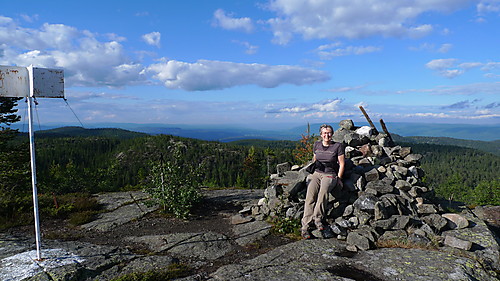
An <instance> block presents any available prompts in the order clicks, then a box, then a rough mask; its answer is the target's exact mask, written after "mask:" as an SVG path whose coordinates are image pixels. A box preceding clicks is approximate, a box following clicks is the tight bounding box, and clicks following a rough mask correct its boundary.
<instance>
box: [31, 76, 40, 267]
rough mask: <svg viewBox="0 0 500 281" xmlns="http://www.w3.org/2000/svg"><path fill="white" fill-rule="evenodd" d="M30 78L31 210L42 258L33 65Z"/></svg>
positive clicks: (37, 255) (38, 258) (37, 246)
mask: <svg viewBox="0 0 500 281" xmlns="http://www.w3.org/2000/svg"><path fill="white" fill-rule="evenodd" d="M28 72H29V77H30V78H29V80H30V95H29V96H28V119H29V122H28V124H29V135H30V155H31V185H32V186H33V207H34V208H33V212H34V215H35V235H36V258H37V260H41V259H42V255H41V251H40V249H41V245H40V244H41V239H40V219H39V216H38V191H37V188H36V162H35V133H34V132H33V108H32V107H33V105H32V102H33V66H29V67H28Z"/></svg>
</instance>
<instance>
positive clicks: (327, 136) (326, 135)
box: [321, 128, 333, 143]
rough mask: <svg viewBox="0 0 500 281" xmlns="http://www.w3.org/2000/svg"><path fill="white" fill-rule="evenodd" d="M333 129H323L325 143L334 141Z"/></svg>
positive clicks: (322, 137)
mask: <svg viewBox="0 0 500 281" xmlns="http://www.w3.org/2000/svg"><path fill="white" fill-rule="evenodd" d="M332 135H333V132H332V129H330V128H322V129H321V139H322V140H323V142H324V143H328V142H331V141H332Z"/></svg>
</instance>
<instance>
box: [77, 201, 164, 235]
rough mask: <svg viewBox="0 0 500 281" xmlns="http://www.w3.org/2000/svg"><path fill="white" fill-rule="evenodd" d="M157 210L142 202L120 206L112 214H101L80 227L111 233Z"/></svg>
mask: <svg viewBox="0 0 500 281" xmlns="http://www.w3.org/2000/svg"><path fill="white" fill-rule="evenodd" d="M156 209H158V206H152V207H147V206H146V205H144V203H142V202H138V203H137V204H136V203H131V204H128V205H124V206H120V207H118V208H116V209H114V210H113V211H111V212H107V213H102V214H99V216H98V218H97V219H96V220H94V221H91V222H89V223H86V224H83V225H81V226H80V227H81V228H83V229H88V230H97V231H101V232H105V231H110V230H112V229H113V228H115V227H117V226H120V225H123V224H126V223H128V222H130V221H132V220H134V219H138V218H140V217H142V216H144V215H146V214H148V213H150V212H153V211H155V210H156Z"/></svg>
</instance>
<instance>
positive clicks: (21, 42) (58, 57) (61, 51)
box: [0, 17, 146, 87]
mask: <svg viewBox="0 0 500 281" xmlns="http://www.w3.org/2000/svg"><path fill="white" fill-rule="evenodd" d="M98 36H99V35H97V34H93V33H91V32H89V31H86V30H83V31H82V30H78V29H76V28H74V27H71V26H66V25H63V24H48V23H44V24H43V25H42V26H41V27H40V28H24V27H22V26H18V25H17V24H16V23H15V22H14V21H13V20H12V19H10V18H6V17H2V18H0V49H3V52H2V53H3V55H2V56H0V64H5V65H19V66H28V65H31V64H33V65H34V66H37V67H47V68H63V69H64V72H65V73H64V75H65V84H66V85H67V86H109V87H121V86H125V85H131V84H137V83H144V82H145V81H146V77H145V76H144V75H142V74H141V72H142V70H143V69H144V67H143V66H142V65H141V64H139V63H136V62H133V60H132V59H131V58H130V57H129V56H128V55H127V54H126V52H125V51H124V48H123V45H122V44H121V43H120V42H118V41H116V40H108V41H106V40H104V41H100V40H99V39H98ZM122 39H123V38H122Z"/></svg>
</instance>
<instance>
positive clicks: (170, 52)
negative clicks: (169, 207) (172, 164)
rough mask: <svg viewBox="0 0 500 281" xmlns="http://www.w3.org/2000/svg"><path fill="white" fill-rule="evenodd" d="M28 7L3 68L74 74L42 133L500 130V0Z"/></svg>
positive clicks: (45, 116) (15, 22)
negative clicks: (74, 126)
mask: <svg viewBox="0 0 500 281" xmlns="http://www.w3.org/2000/svg"><path fill="white" fill-rule="evenodd" d="M23 3H24V4H23V5H22V6H20V5H18V4H17V3H14V2H6V3H3V5H2V11H1V12H0V65H7V66H28V65H30V64H33V65H34V66H36V67H45V68H58V69H63V70H64V73H65V95H66V98H67V101H68V104H69V108H68V105H67V104H66V103H65V102H64V101H63V100H62V99H38V105H37V115H38V116H39V118H40V121H41V123H42V124H48V123H51V122H61V121H72V122H78V121H77V120H81V122H82V123H83V124H95V123H138V124H140V123H158V124H165V123H166V124H181V125H189V124H191V125H197V124H201V123H203V124H214V126H218V125H220V126H226V125H231V124H238V126H249V127H251V128H271V129H276V128H279V127H280V126H283V125H286V124H307V123H332V122H331V121H330V120H339V121H340V120H343V119H353V120H360V122H363V121H362V120H365V119H364V117H363V115H362V113H361V112H360V110H359V108H358V106H360V105H362V106H363V107H364V108H365V109H366V111H367V112H368V114H369V115H370V117H371V119H372V120H374V121H375V120H379V119H383V120H384V121H385V122H386V123H391V122H411V123H428V124H436V123H439V124H476V125H487V124H490V125H493V126H495V125H497V124H500V99H499V96H500V95H499V94H498V93H500V59H499V57H498V52H497V50H496V49H497V48H496V46H498V45H500V38H499V37H498V36H496V34H497V30H498V28H499V27H500V26H499V24H498V19H499V17H500V13H499V11H500V2H498V1H491V0H474V1H473V0H464V1H455V0H437V1H433V2H432V3H429V2H428V1H413V2H412V3H406V2H401V1H389V2H387V3H385V4H384V5H383V6H379V5H377V4H376V3H375V2H373V1H358V2H351V3H347V4H346V3H345V2H344V1H338V0H328V1H327V0H325V1H320V2H318V1H307V0H301V1H294V2H288V1H283V0H262V1H259V2H257V3H255V2H253V1H250V2H249V1H199V0H188V1H182V2H181V1H174V2H170V1H168V2H167V1H152V0H146V1H141V2H140V3H135V2H123V1H115V0H113V1H111V0H110V1H104V2H103V1H99V2H97V1H95V0H89V1H86V2H69V3H68V2H67V1H49V2H44V1H35V0H27V1H25V2H23ZM96 7H98V8H96ZM89 14H92V15H93V16H92V20H89V18H88V15H89ZM360 19H362V20H360ZM471 38H474V40H471ZM26 107H27V106H26V104H25V103H23V102H20V103H19V107H18V108H19V113H20V115H21V116H22V118H23V119H24V118H26V117H25V116H26V115H25V114H23V113H22V112H23V111H25V110H26V109H25V108H26ZM73 112H74V113H75V114H76V116H75V115H74V114H73ZM374 123H377V122H374Z"/></svg>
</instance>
